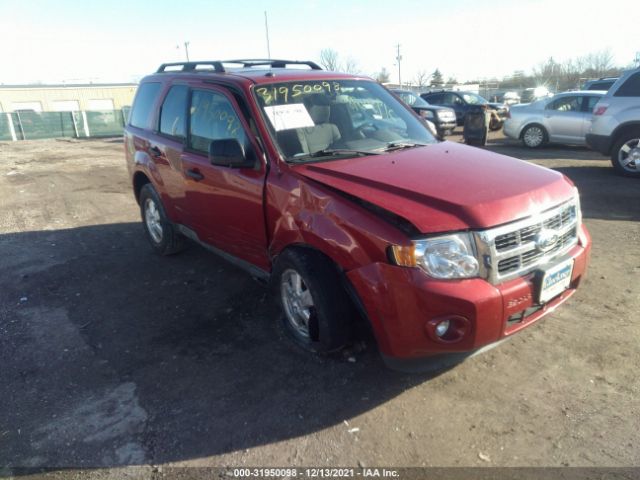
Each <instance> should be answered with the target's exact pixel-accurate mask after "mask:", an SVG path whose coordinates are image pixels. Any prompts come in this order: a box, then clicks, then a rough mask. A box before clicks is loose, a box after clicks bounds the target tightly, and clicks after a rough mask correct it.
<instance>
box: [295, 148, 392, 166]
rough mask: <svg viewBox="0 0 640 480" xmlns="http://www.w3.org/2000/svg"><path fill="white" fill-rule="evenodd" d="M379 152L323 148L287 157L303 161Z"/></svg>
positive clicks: (376, 153)
mask: <svg viewBox="0 0 640 480" xmlns="http://www.w3.org/2000/svg"><path fill="white" fill-rule="evenodd" d="M380 153H381V152H372V151H369V150H350V149H348V148H325V149H324V150H318V151H317V152H312V153H305V154H303V155H298V156H295V157H293V158H289V159H287V161H288V162H290V163H305V162H309V161H313V160H309V159H318V158H323V157H338V156H343V155H353V156H354V157H364V156H366V155H380Z"/></svg>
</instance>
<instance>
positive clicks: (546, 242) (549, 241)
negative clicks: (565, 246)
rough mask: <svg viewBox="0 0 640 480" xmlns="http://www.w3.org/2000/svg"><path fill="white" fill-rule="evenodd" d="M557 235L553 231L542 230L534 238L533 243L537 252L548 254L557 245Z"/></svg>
mask: <svg viewBox="0 0 640 480" xmlns="http://www.w3.org/2000/svg"><path fill="white" fill-rule="evenodd" d="M558 239H559V237H558V233H557V232H556V231H555V230H548V229H542V230H540V232H539V233H538V234H537V235H536V236H535V238H534V239H533V241H534V242H535V244H536V247H538V250H542V251H543V252H548V251H549V250H551V249H552V248H553V247H555V246H556V244H557V243H558Z"/></svg>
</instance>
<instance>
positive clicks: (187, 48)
mask: <svg viewBox="0 0 640 480" xmlns="http://www.w3.org/2000/svg"><path fill="white" fill-rule="evenodd" d="M184 53H185V55H186V56H187V62H188V61H189V42H184Z"/></svg>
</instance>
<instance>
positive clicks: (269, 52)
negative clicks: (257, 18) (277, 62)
mask: <svg viewBox="0 0 640 480" xmlns="http://www.w3.org/2000/svg"><path fill="white" fill-rule="evenodd" d="M264 30H265V32H266V34H267V58H268V59H269V60H271V45H269V21H268V20H267V11H266V10H265V11H264Z"/></svg>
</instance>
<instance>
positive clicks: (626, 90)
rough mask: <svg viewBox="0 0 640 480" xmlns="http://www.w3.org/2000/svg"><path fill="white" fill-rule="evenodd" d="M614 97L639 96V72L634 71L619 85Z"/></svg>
mask: <svg viewBox="0 0 640 480" xmlns="http://www.w3.org/2000/svg"><path fill="white" fill-rule="evenodd" d="M613 96H614V97H640V72H637V73H634V74H633V75H631V76H630V77H629V78H627V80H626V81H625V82H624V83H623V84H622V85H620V88H618V90H617V91H616V93H614V94H613Z"/></svg>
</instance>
